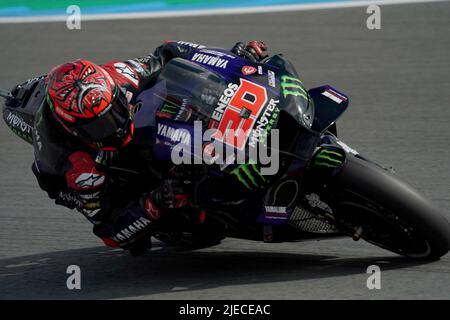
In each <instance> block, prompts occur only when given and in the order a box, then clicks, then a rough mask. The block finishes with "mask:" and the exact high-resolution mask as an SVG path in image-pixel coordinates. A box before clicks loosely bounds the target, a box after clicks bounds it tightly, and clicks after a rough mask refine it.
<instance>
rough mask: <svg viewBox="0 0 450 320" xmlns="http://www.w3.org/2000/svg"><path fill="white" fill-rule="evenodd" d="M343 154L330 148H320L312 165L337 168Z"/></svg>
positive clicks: (341, 162)
mask: <svg viewBox="0 0 450 320" xmlns="http://www.w3.org/2000/svg"><path fill="white" fill-rule="evenodd" d="M343 161H344V155H343V154H341V153H339V152H336V151H331V150H326V149H322V150H321V151H319V153H318V154H317V155H316V156H315V158H314V166H318V167H328V168H337V167H340V166H341V165H342V164H343Z"/></svg>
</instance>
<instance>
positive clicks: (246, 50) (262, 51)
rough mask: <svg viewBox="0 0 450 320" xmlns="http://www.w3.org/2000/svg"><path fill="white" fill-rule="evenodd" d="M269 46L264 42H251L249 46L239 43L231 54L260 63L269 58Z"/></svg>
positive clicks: (248, 43)
mask: <svg viewBox="0 0 450 320" xmlns="http://www.w3.org/2000/svg"><path fill="white" fill-rule="evenodd" d="M266 50H267V46H266V44H265V43H264V42H262V41H250V42H247V44H244V43H243V42H237V43H236V44H235V45H234V47H233V48H232V49H231V52H233V53H235V54H237V55H238V56H240V57H244V58H247V59H249V60H251V61H253V62H260V61H261V60H263V59H265V58H266V57H267V54H266Z"/></svg>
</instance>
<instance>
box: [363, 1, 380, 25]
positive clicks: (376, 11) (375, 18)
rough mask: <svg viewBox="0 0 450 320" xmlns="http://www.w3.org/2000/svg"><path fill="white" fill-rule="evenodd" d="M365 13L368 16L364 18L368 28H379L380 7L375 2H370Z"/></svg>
mask: <svg viewBox="0 0 450 320" xmlns="http://www.w3.org/2000/svg"><path fill="white" fill-rule="evenodd" d="M366 13H367V14H370V16H369V17H368V18H367V20H366V26H367V29H369V30H380V29H381V8H380V7H379V6H377V5H376V4H371V5H370V6H368V7H367V9H366Z"/></svg>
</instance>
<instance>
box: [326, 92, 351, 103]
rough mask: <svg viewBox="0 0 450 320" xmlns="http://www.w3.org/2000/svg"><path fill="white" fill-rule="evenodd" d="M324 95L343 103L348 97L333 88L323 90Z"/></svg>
mask: <svg viewBox="0 0 450 320" xmlns="http://www.w3.org/2000/svg"><path fill="white" fill-rule="evenodd" d="M322 95H323V96H325V97H327V98H329V99H331V100H333V101H334V102H336V103H338V104H341V103H342V102H343V101H347V98H346V97H344V96H343V95H341V94H340V93H338V92H336V91H334V90H332V89H326V90H325V91H324V92H322Z"/></svg>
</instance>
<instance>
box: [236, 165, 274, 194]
mask: <svg viewBox="0 0 450 320" xmlns="http://www.w3.org/2000/svg"><path fill="white" fill-rule="evenodd" d="M231 174H232V175H235V176H236V178H237V179H238V180H239V182H241V183H242V184H243V185H244V186H245V187H246V188H247V189H250V190H251V189H254V188H259V187H260V186H261V185H262V184H263V183H264V182H265V181H266V179H265V178H264V177H263V176H262V175H261V172H260V170H259V169H258V167H257V166H256V164H254V163H248V164H241V165H240V166H239V167H237V168H236V169H234V170H233V171H231ZM258 180H259V181H258Z"/></svg>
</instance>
